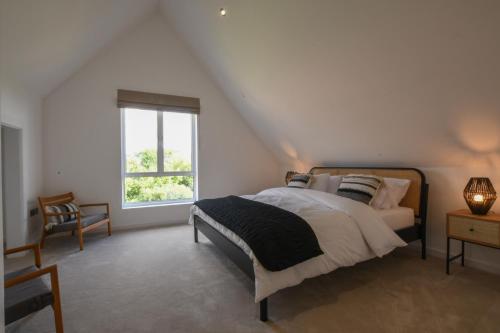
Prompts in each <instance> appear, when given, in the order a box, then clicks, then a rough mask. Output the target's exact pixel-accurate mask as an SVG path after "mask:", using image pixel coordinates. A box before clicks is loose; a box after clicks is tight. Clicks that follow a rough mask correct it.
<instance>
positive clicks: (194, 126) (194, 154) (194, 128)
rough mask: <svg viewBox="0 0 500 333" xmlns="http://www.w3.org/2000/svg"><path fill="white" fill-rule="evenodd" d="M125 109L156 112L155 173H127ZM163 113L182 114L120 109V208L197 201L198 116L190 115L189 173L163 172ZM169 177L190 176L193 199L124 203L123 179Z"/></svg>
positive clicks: (148, 110) (157, 110) (144, 110)
mask: <svg viewBox="0 0 500 333" xmlns="http://www.w3.org/2000/svg"><path fill="white" fill-rule="evenodd" d="M126 109H134V110H140V111H143V112H156V126H157V151H156V153H157V166H156V168H157V169H156V170H157V171H152V172H127V151H126V133H125V131H126V127H125V126H126V120H125V118H126V117H125V112H126ZM165 112H174V113H184V114H186V112H182V111H179V112H175V111H163V110H160V109H156V110H152V109H139V108H129V107H123V108H120V118H121V121H120V125H121V156H120V159H121V187H122V191H121V192H122V200H121V201H122V208H123V209H128V208H139V207H153V206H168V205H182V204H191V203H193V202H195V201H196V200H198V114H196V113H190V116H191V171H165V163H164V161H165V159H164V158H165V155H164V140H163V134H164V133H163V130H164V128H163V114H164V113H165ZM169 176H170V177H171V176H192V177H193V198H190V199H176V200H175V199H174V200H162V201H145V202H126V193H125V179H126V178H128V177H133V178H139V177H169Z"/></svg>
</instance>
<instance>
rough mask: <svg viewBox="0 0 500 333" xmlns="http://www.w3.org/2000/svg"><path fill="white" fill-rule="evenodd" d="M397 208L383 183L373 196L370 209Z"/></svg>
mask: <svg viewBox="0 0 500 333" xmlns="http://www.w3.org/2000/svg"><path fill="white" fill-rule="evenodd" d="M397 206H398V204H397V203H396V201H395V200H394V199H393V198H392V196H391V195H390V194H389V189H388V188H387V185H386V184H385V183H383V184H382V186H380V189H379V190H378V192H377V194H375V198H373V201H372V207H373V208H376V209H391V208H393V207H397Z"/></svg>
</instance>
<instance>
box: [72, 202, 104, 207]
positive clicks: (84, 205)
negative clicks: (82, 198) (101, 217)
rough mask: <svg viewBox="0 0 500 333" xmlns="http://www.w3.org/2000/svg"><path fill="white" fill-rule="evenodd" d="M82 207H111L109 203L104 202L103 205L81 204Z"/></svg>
mask: <svg viewBox="0 0 500 333" xmlns="http://www.w3.org/2000/svg"><path fill="white" fill-rule="evenodd" d="M79 206H80V207H90V206H109V203H107V202H102V203H89V204H81V205H79Z"/></svg>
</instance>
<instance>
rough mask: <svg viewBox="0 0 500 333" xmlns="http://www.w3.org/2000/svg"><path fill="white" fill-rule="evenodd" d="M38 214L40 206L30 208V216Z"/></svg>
mask: <svg viewBox="0 0 500 333" xmlns="http://www.w3.org/2000/svg"><path fill="white" fill-rule="evenodd" d="M35 215H38V207H35V208H32V209H30V217H33V216H35Z"/></svg>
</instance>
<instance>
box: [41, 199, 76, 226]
mask: <svg viewBox="0 0 500 333" xmlns="http://www.w3.org/2000/svg"><path fill="white" fill-rule="evenodd" d="M79 209H80V207H79V206H78V205H77V204H76V203H74V202H68V203H65V204H62V205H56V206H47V207H45V210H46V211H47V213H63V212H70V213H75V214H65V215H58V216H50V217H49V222H50V223H55V224H61V223H64V222H68V221H72V220H75V219H76V212H77V211H78V210H79Z"/></svg>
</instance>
